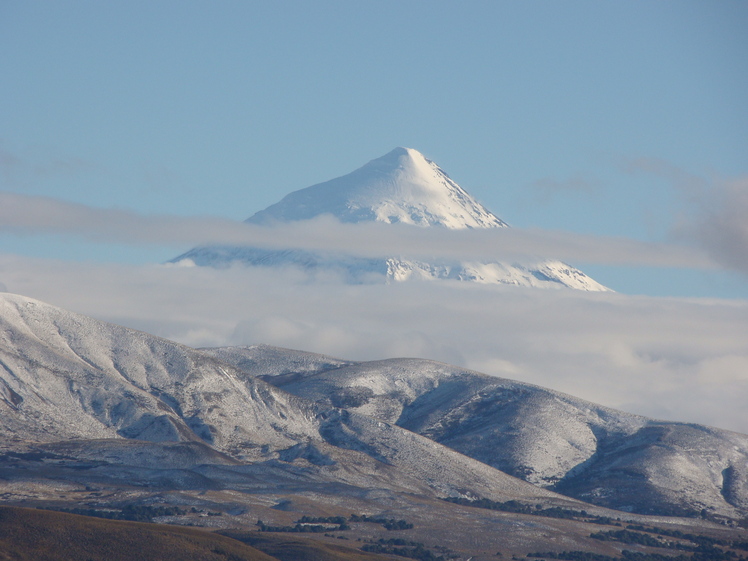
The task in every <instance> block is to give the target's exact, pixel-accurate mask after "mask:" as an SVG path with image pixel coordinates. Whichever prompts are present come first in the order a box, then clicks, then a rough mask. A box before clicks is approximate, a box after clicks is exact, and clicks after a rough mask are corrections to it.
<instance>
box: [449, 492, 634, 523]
mask: <svg viewBox="0 0 748 561" xmlns="http://www.w3.org/2000/svg"><path fill="white" fill-rule="evenodd" d="M442 500H444V501H447V502H448V503H454V504H458V505H462V506H471V507H475V508H484V509H487V510H497V511H500V512H513V513H515V514H528V515H531V516H545V517H547V518H563V519H566V520H577V521H579V522H591V523H593V524H602V525H606V526H621V523H620V522H619V521H618V520H614V519H613V518H610V517H608V516H596V515H594V514H589V513H588V512H587V511H586V510H572V509H569V508H561V507H558V506H552V507H548V508H543V506H542V505H539V504H536V505H534V506H533V505H530V504H527V503H522V502H520V501H506V502H497V501H492V500H489V499H465V498H461V497H447V498H445V499H442Z"/></svg>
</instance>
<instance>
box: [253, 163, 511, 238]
mask: <svg viewBox="0 0 748 561" xmlns="http://www.w3.org/2000/svg"><path fill="white" fill-rule="evenodd" d="M321 214H332V215H334V216H336V217H337V218H338V219H339V220H340V221H341V222H362V221H368V220H376V221H378V222H386V223H388V224H392V223H396V222H401V223H404V224H414V225H416V226H443V227H446V228H452V229H461V228H502V227H506V224H505V223H504V222H502V221H501V220H499V219H498V218H497V217H496V216H494V215H493V214H492V213H491V212H489V211H488V210H487V209H486V208H485V207H484V206H483V205H481V204H480V203H478V202H477V201H476V200H475V199H473V198H472V197H471V196H470V195H468V193H467V192H465V190H464V189H462V187H460V186H459V185H457V183H455V182H454V181H452V179H450V177H449V176H448V175H447V174H446V173H444V171H442V169H441V168H439V166H437V165H436V164H435V163H434V162H432V161H430V160H428V159H426V158H425V157H424V156H423V154H421V153H420V152H418V151H417V150H413V149H412V148H395V149H394V150H392V151H391V152H389V153H387V154H385V155H384V156H382V157H380V158H377V159H375V160H372V161H370V162H369V163H368V164H366V165H364V166H363V167H361V168H359V169H357V170H356V171H354V172H352V173H349V174H348V175H344V176H342V177H338V178H336V179H332V180H330V181H326V182H324V183H319V184H317V185H312V186H311V187H307V188H306V189H301V190H300V191H294V192H293V193H291V194H289V195H286V196H285V197H284V198H283V200H281V201H280V202H279V203H276V204H274V205H271V206H269V207H268V208H266V209H265V210H261V211H260V212H258V213H256V214H255V215H254V216H252V217H251V218H249V219H248V220H247V222H254V223H257V224H268V223H273V222H289V221H293V220H305V219H309V218H314V217H315V216H319V215H321Z"/></svg>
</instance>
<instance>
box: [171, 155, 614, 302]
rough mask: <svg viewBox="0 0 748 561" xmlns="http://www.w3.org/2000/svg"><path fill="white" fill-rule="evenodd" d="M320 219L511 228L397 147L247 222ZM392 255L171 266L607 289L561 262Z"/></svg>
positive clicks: (296, 256)
mask: <svg viewBox="0 0 748 561" xmlns="http://www.w3.org/2000/svg"><path fill="white" fill-rule="evenodd" d="M321 215H332V216H333V217H335V218H336V219H337V220H340V221H341V222H347V223H361V222H372V221H374V222H383V223H386V224H393V223H402V224H410V225H414V226H419V227H426V228H429V227H436V228H448V229H453V230H458V229H466V228H506V227H507V224H506V223H505V222H504V221H502V220H501V219H499V218H498V217H497V216H496V215H494V214H493V213H492V212H490V211H489V210H488V209H486V208H485V207H484V206H483V205H482V204H480V203H479V202H478V201H476V200H475V199H474V198H473V197H471V196H470V195H469V194H468V193H467V191H465V190H464V189H463V188H462V187H460V186H459V185H458V184H457V183H455V182H454V181H453V180H452V179H451V178H450V177H449V176H448V175H447V174H446V173H445V172H444V171H443V170H442V169H441V168H440V167H439V166H438V165H437V164H436V163H434V162H432V161H431V160H429V159H427V158H426V157H425V156H424V155H423V154H421V153H420V152H419V151H418V150H414V149H412V148H395V149H394V150H392V151H391V152H389V153H387V154H385V155H384V156H382V157H380V158H377V159H375V160H372V161H370V162H369V163H367V164H366V165H364V166H363V167H361V168H359V169H357V170H355V171H353V172H351V173H349V174H347V175H344V176H342V177H338V178H335V179H331V180H330V181H326V182H324V183H318V184H316V185H312V186H311V187H307V188H305V189H301V190H299V191H294V192H293V193H290V194H288V195H286V196H285V197H284V198H283V199H282V200H281V201H280V202H278V203H276V204H274V205H271V206H269V207H268V208H266V209H265V210H261V211H259V212H257V213H256V214H254V215H253V216H251V217H250V218H248V219H247V220H246V222H249V223H253V224H261V225H270V224H278V223H288V222H294V221H299V220H308V219H312V218H315V217H317V216H321ZM393 254H395V255H392V257H389V258H387V259H371V258H362V257H356V256H351V255H341V254H333V253H325V252H311V251H306V250H298V249H287V250H268V249H259V248H252V247H229V246H209V247H197V248H194V249H192V250H190V251H188V252H187V253H184V254H182V255H180V256H179V257H177V258H175V259H173V260H172V261H173V262H180V261H187V262H192V263H194V264H196V265H203V266H212V267H225V266H228V265H229V264H231V263H237V262H238V263H243V264H245V265H252V266H256V265H262V266H280V265H294V266H298V267H301V268H303V269H306V270H308V271H317V270H334V271H337V272H339V273H341V274H342V275H343V276H344V277H345V278H346V279H347V280H348V281H349V282H353V283H361V282H372V281H374V282H376V281H384V282H389V281H405V280H411V279H421V280H433V279H452V280H460V281H472V282H479V283H485V284H512V285H519V286H534V287H541V288H560V287H568V288H575V289H579V290H587V291H606V290H608V289H607V288H606V287H604V286H602V285H601V284H599V283H597V282H596V281H594V280H593V279H591V278H590V277H588V276H587V275H585V274H584V273H583V272H581V271H579V270H578V269H575V268H573V267H570V266H569V265H566V264H564V263H561V262H560V261H556V260H548V259H539V260H537V261H534V262H529V263H528V262H525V263H497V262H477V261H447V260H438V261H429V262H426V261H421V260H415V259H410V258H408V257H405V256H400V255H396V254H397V248H393Z"/></svg>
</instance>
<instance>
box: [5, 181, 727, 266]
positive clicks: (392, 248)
mask: <svg viewBox="0 0 748 561" xmlns="http://www.w3.org/2000/svg"><path fill="white" fill-rule="evenodd" d="M0 231H2V232H6V233H13V234H16V235H34V234H57V235H67V236H75V237H78V238H82V239H85V240H88V241H93V242H98V243H103V242H108V243H122V244H128V245H162V246H174V247H175V248H180V247H181V248H182V249H183V250H184V249H187V248H188V247H189V246H194V245H247V246H254V247H263V248H278V249H281V248H298V249H307V250H316V251H325V252H333V253H344V254H348V255H357V256H362V257H389V256H392V255H399V256H407V257H414V258H423V259H430V258H439V259H453V260H481V261H502V260H504V261H506V260H528V259H529V260H532V259H544V258H548V257H551V258H554V259H561V260H566V261H574V262H585V263H599V264H607V265H637V266H640V265H641V266H655V267H679V268H694V269H708V268H713V267H715V263H714V261H713V260H712V259H711V258H710V257H709V256H708V255H707V253H706V252H704V251H702V250H701V249H699V248H695V247H693V246H685V245H676V244H665V243H652V242H643V241H637V240H631V239H624V238H613V237H604V236H590V235H582V234H574V233H570V232H561V231H547V230H537V229H519V228H496V229H473V230H448V229H446V228H444V229H441V228H430V229H424V228H417V227H413V226H408V225H401V224H393V225H390V224H381V223H373V222H372V223H363V224H343V223H340V222H338V221H336V220H335V219H334V218H332V217H329V216H327V217H320V218H317V219H314V220H308V221H300V222H293V223H288V224H282V225H280V224H279V225H275V226H258V225H254V224H246V223H241V222H235V221H232V220H227V219H222V218H215V217H181V216H171V215H143V214H138V213H135V212H132V211H128V210H120V209H99V208H93V207H90V206H86V205H82V204H77V203H70V202H65V201H60V200H57V199H52V198H48V197H32V196H27V195H21V194H18V193H9V192H0ZM176 253H177V249H175V254H176Z"/></svg>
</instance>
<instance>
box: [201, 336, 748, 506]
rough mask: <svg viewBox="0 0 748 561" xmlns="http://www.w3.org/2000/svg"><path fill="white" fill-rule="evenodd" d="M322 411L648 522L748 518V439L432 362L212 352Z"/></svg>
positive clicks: (263, 350)
mask: <svg viewBox="0 0 748 561" xmlns="http://www.w3.org/2000/svg"><path fill="white" fill-rule="evenodd" d="M208 352H210V353H211V354H213V355H215V356H221V357H223V359H224V360H226V361H228V362H233V363H234V364H241V367H242V368H243V369H245V370H246V371H247V372H248V373H250V374H252V375H255V376H257V377H260V378H262V379H263V380H266V381H268V382H269V383H271V384H274V385H275V386H277V387H279V388H282V389H284V390H287V391H289V392H291V393H293V394H295V395H298V396H300V397H304V398H306V399H308V400H310V401H313V402H315V403H318V404H321V405H326V406H334V407H341V408H345V409H346V410H348V411H351V412H356V413H359V414H361V415H366V416H368V417H371V418H375V419H380V420H382V421H386V422H388V423H392V424H396V425H398V426H400V427H403V428H406V429H408V430H410V431H413V432H416V433H418V434H420V435H423V436H426V437H428V438H430V439H432V440H434V441H436V442H439V443H440V444H443V445H445V446H448V447H450V448H452V449H454V450H457V451H458V452H461V453H462V454H465V455H467V456H470V457H471V458H475V459H477V460H479V461H481V462H483V463H485V464H487V465H491V466H493V467H496V468H498V469H500V470H502V471H504V472H506V473H509V474H511V475H514V476H516V477H519V478H522V479H524V480H525V481H528V482H530V483H533V484H535V485H538V486H541V487H543V488H547V489H553V490H555V491H557V492H560V493H563V494H566V495H569V496H571V497H575V498H579V499H581V500H584V501H588V502H590V503H594V504H599V505H604V506H607V507H611V508H616V509H619V510H627V511H634V512H641V513H651V514H677V515H688V514H694V513H698V512H701V511H702V510H705V511H706V512H708V513H711V514H716V515H721V516H728V517H740V516H745V514H746V513H748V436H746V435H742V434H738V433H734V432H730V431H725V430H720V429H716V428H712V427H707V426H702V425H695V424H686V423H671V422H663V421H656V420H652V419H647V418H645V417H641V416H637V415H632V414H629V413H624V412H621V411H616V410H613V409H609V408H606V407H602V406H600V405H595V404H593V403H590V402H587V401H584V400H581V399H578V398H575V397H572V396H569V395H566V394H562V393H560V392H555V391H553V390H549V389H544V388H540V387H537V386H533V385H530V384H525V383H521V382H516V381H512V380H506V379H501V378H496V377H492V376H487V375H484V374H480V373H477V372H472V371H469V370H464V369H461V368H458V367H454V366H449V365H446V364H442V363H437V362H433V361H428V360H420V359H390V360H383V361H375V362H364V363H354V364H351V363H348V364H346V363H344V362H342V361H336V360H335V359H330V358H327V359H325V358H323V357H320V356H319V355H312V354H310V355H309V356H308V357H307V358H306V360H304V359H302V357H301V356H299V355H298V351H295V352H290V354H289V356H293V357H294V360H295V361H296V362H297V363H299V364H304V365H305V367H304V368H293V367H292V366H291V365H284V366H283V367H280V368H272V367H269V364H268V361H267V357H274V356H277V355H278V354H282V351H280V350H279V349H275V348H273V347H265V346H258V347H244V348H240V347H234V348H226V349H215V350H210V351H208Z"/></svg>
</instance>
